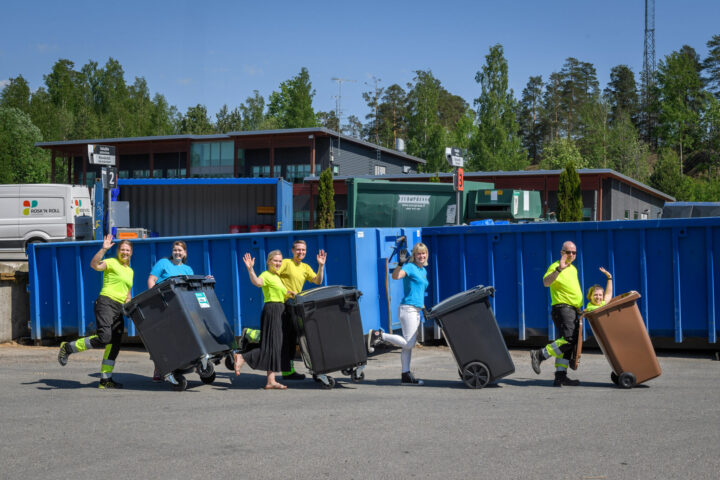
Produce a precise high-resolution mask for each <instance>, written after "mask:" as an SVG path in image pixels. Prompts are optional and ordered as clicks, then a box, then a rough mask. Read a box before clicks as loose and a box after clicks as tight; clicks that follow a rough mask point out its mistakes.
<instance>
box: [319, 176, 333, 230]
mask: <svg viewBox="0 0 720 480" xmlns="http://www.w3.org/2000/svg"><path fill="white" fill-rule="evenodd" d="M315 228H318V229H324V228H335V189H334V187H333V177H332V170H331V169H330V168H326V169H325V170H323V172H322V173H321V174H320V185H319V186H318V206H317V221H316V222H315Z"/></svg>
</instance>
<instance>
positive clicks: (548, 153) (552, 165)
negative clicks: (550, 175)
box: [540, 138, 587, 170]
mask: <svg viewBox="0 0 720 480" xmlns="http://www.w3.org/2000/svg"><path fill="white" fill-rule="evenodd" d="M568 164H571V165H572V166H573V167H574V168H575V169H579V168H587V163H586V161H585V160H584V159H583V157H582V155H580V151H579V150H578V148H577V146H576V145H575V142H574V141H572V140H570V139H567V138H558V139H557V140H555V141H552V142H550V143H549V144H547V145H546V146H545V147H544V148H543V156H542V160H541V161H540V167H541V168H544V169H549V170H559V169H561V168H565V166H567V165H568Z"/></svg>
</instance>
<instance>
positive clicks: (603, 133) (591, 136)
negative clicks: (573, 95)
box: [577, 99, 610, 168]
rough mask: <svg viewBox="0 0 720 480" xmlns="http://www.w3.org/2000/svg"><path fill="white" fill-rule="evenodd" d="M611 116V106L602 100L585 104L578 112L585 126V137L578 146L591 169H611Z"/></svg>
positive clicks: (580, 120) (578, 141)
mask: <svg viewBox="0 0 720 480" xmlns="http://www.w3.org/2000/svg"><path fill="white" fill-rule="evenodd" d="M609 115H610V108H609V105H608V104H607V102H605V101H603V100H601V99H598V100H596V101H594V102H591V103H586V104H584V105H583V106H582V108H581V109H580V111H579V112H578V119H579V122H580V123H581V124H582V125H583V131H584V135H583V136H582V137H581V138H579V139H578V140H577V146H578V150H579V151H580V155H582V158H583V159H584V160H585V162H584V163H585V165H587V166H588V167H590V168H608V167H609V165H608V163H609V159H608V144H609V140H610V139H609V137H610V126H609V125H608V117H609Z"/></svg>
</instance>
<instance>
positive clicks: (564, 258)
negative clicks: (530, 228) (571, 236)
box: [543, 252, 570, 287]
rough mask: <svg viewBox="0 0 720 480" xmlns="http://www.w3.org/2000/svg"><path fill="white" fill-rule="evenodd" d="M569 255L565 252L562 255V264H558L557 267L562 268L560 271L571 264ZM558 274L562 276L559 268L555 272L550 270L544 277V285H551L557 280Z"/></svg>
mask: <svg viewBox="0 0 720 480" xmlns="http://www.w3.org/2000/svg"><path fill="white" fill-rule="evenodd" d="M567 257H568V255H567V254H566V253H565V252H563V254H562V256H561V257H560V265H558V267H557V268H559V269H560V271H563V270H565V269H566V268H567V267H568V266H569V265H570V262H568V260H567ZM558 276H560V272H558V271H557V270H555V271H554V272H550V273H549V274H548V275H545V277H543V285H545V286H546V287H549V286H550V285H552V283H553V282H554V281H555V280H557V278H558Z"/></svg>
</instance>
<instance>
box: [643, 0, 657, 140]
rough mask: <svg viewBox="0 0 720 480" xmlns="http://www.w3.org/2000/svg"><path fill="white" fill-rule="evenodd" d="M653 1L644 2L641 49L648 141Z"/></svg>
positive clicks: (653, 64) (653, 71) (652, 72)
mask: <svg viewBox="0 0 720 480" xmlns="http://www.w3.org/2000/svg"><path fill="white" fill-rule="evenodd" d="M655 66H656V65H655V0H645V45H644V48H643V71H642V82H643V87H644V89H645V91H644V92H643V93H644V95H643V115H644V117H645V128H646V129H647V130H646V134H647V139H648V140H650V138H651V136H652V129H653V126H654V125H653V118H652V115H651V114H650V108H651V103H652V90H653V89H652V87H653V85H654V83H655Z"/></svg>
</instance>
